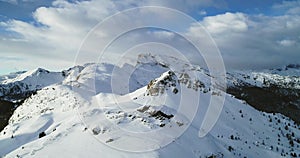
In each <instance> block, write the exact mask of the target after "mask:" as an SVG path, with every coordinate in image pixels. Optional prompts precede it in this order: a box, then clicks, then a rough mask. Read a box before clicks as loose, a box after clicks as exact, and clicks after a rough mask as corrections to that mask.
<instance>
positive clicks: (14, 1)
mask: <svg viewBox="0 0 300 158" xmlns="http://www.w3.org/2000/svg"><path fill="white" fill-rule="evenodd" d="M0 1H2V2H7V3H10V4H15V5H16V4H18V1H17V0H0Z"/></svg>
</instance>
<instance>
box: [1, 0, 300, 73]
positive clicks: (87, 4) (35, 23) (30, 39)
mask: <svg viewBox="0 0 300 158" xmlns="http://www.w3.org/2000/svg"><path fill="white" fill-rule="evenodd" d="M147 5H151V6H164V7H170V8H174V9H178V10H180V11H184V12H186V13H190V15H192V14H191V12H193V13H196V14H197V16H199V13H200V14H201V16H205V15H206V8H205V7H217V8H226V7H227V3H226V2H225V1H223V0H201V1H198V0H188V1H184V0H166V1H161V0H153V1H148V0H141V1H135V0H124V1H117V0H116V1H109V0H101V1H99V0H90V1H74V2H70V1H66V0H56V1H54V2H53V3H52V5H51V6H49V7H39V8H37V9H36V10H35V11H34V12H33V13H32V16H33V20H31V21H22V20H16V19H10V20H8V21H3V22H0V30H5V33H3V32H0V34H1V39H0V50H1V55H2V54H3V55H5V56H13V57H15V56H16V57H19V58H22V59H24V61H18V62H16V61H15V62H14V64H13V65H18V68H20V69H22V68H25V67H26V68H35V67H37V66H44V67H47V68H52V69H62V68H66V67H69V66H71V65H72V64H73V61H74V58H75V56H76V53H77V50H78V49H79V47H80V45H81V42H82V40H83V39H84V38H85V36H86V35H87V33H88V32H89V31H90V30H91V29H92V28H93V27H94V26H95V25H97V24H98V23H99V22H101V21H103V20H105V19H106V18H107V17H109V16H111V15H113V14H115V13H118V12H119V11H122V10H124V9H129V8H132V7H139V6H147ZM272 8H273V9H274V10H280V11H282V14H280V15H277V16H267V15H263V14H260V15H251V14H246V13H242V12H237V13H235V12H226V13H223V14H219V15H215V16H207V17H204V18H203V20H201V21H199V23H201V24H202V25H203V27H204V28H205V29H206V30H207V31H208V32H209V33H210V34H211V36H212V37H213V39H214V40H215V41H216V43H217V45H218V46H219V48H220V50H221V53H222V54H223V57H224V60H225V62H226V66H227V67H228V68H267V67H273V66H279V65H283V64H286V63H291V62H299V58H300V57H299V50H300V48H299V47H300V38H299V37H300V33H299V28H300V17H299V16H300V15H299V14H297V13H299V12H298V8H299V1H296V2H290V1H285V2H283V3H281V4H276V5H274V6H272ZM199 10H200V12H199ZM137 15H145V16H144V18H143V19H142V18H135V17H138V16H137ZM161 19H164V20H163V21H160V20H161ZM165 19H168V20H165ZM151 22H159V23H163V24H166V26H167V24H168V23H171V24H174V25H175V24H177V25H176V26H177V27H178V28H177V29H178V30H180V31H181V33H182V34H185V35H188V36H195V37H196V36H201V34H200V32H199V30H200V29H199V28H198V26H197V25H193V24H186V23H184V22H181V21H180V19H179V20H178V17H173V16H172V15H167V14H164V13H163V12H158V10H156V11H154V12H151V13H150V12H143V11H142V10H140V12H137V13H136V15H124V16H123V17H122V19H120V21H118V22H116V24H115V25H110V26H107V27H105V28H103V30H98V31H97V32H96V34H97V36H98V39H101V40H96V41H93V43H91V46H92V47H91V48H89V49H87V50H84V51H86V52H89V53H86V54H85V55H84V56H85V57H86V58H87V59H92V60H94V61H95V60H97V58H95V57H98V55H99V52H97V51H95V49H94V48H98V47H104V46H105V45H104V44H106V41H107V40H108V39H110V37H111V36H115V32H118V31H119V29H122V27H123V28H126V27H130V26H135V25H136V24H138V23H141V24H143V23H151ZM186 30H188V31H186ZM123 36H124V38H122V40H120V41H122V42H119V43H118V44H119V45H118V46H117V45H115V48H111V49H109V50H110V51H111V52H120V53H121V50H123V49H125V48H127V49H130V48H131V47H133V46H134V45H135V44H141V43H142V42H151V41H152V42H153V41H158V42H162V43H166V44H169V45H171V46H174V47H176V48H179V47H180V48H179V51H181V52H184V53H187V54H189V52H193V51H195V50H193V49H192V48H191V46H190V45H189V44H187V43H184V42H182V41H183V40H184V39H182V38H180V37H179V36H177V35H175V34H174V33H172V32H169V31H164V30H155V31H145V30H136V31H135V32H131V33H128V34H126V33H125V34H124V35H123ZM123 36H122V37H123ZM100 37H101V38H100ZM117 47H118V48H117ZM117 49H119V50H117ZM96 50H97V49H96ZM99 51H100V50H99ZM250 59H251V60H250ZM25 61H26V62H25ZM85 61H86V60H85ZM0 67H2V63H1V66H0Z"/></svg>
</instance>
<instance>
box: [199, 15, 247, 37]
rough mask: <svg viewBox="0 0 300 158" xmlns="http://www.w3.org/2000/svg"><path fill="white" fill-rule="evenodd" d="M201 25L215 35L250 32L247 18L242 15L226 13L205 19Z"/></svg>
mask: <svg viewBox="0 0 300 158" xmlns="http://www.w3.org/2000/svg"><path fill="white" fill-rule="evenodd" d="M201 24H202V25H203V26H204V27H205V28H206V29H207V30H208V31H209V32H210V33H213V34H218V33H234V32H244V31H247V30H248V25H247V17H246V15H245V14H242V13H235V14H234V13H225V14H220V15H216V16H211V17H205V18H204V20H203V21H202V22H201Z"/></svg>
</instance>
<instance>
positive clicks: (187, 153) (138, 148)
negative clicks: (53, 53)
mask: <svg viewBox="0 0 300 158" xmlns="http://www.w3.org/2000/svg"><path fill="white" fill-rule="evenodd" d="M150 72H151V73H150ZM65 74H67V75H66V76H67V77H66V78H65V79H64V80H63V81H62V82H61V83H59V84H55V85H50V86H47V87H45V88H43V89H41V90H40V91H38V93H37V94H36V95H34V96H32V97H30V98H28V99H27V100H26V101H25V102H24V104H23V105H21V106H20V107H18V108H17V110H16V111H15V112H14V114H13V116H12V118H11V119H10V122H9V125H8V126H7V127H6V128H5V129H4V130H3V131H2V132H1V133H0V149H1V150H0V155H2V156H5V157H104V158H105V157H149V158H150V157H151V158H152V157H165V158H168V157H179V158H181V157H190V158H192V157H210V156H211V157H213V156H215V157H290V156H291V154H292V155H294V154H296V155H297V156H298V155H299V154H300V150H299V145H300V132H299V130H300V128H299V126H298V125H296V124H295V123H294V122H293V121H292V120H291V119H289V118H287V117H285V116H283V115H281V114H276V113H274V114H268V113H264V112H259V111H257V110H255V109H254V108H252V107H251V106H249V105H248V104H246V103H245V102H244V101H241V100H238V99H236V98H235V97H233V96H232V95H229V94H226V93H224V92H222V91H220V90H219V89H217V87H214V86H213V85H212V84H211V83H210V80H211V79H210V76H209V74H208V72H207V71H206V70H203V69H201V68H199V67H198V66H194V65H189V64H187V63H186V62H184V61H181V60H179V59H176V58H173V57H166V56H151V55H141V56H140V58H139V60H138V63H137V65H129V64H125V65H123V66H122V67H116V66H114V65H111V64H105V63H101V64H86V65H84V66H82V67H75V68H73V69H72V70H69V71H66V72H65ZM128 74H130V77H129V78H126V77H125V76H126V75H128ZM125 81H126V82H125ZM231 81H232V80H231ZM124 82H125V84H123V83H124ZM112 83H114V84H116V85H117V87H120V88H118V89H115V88H114V86H115V85H113V86H112ZM118 90H119V91H118ZM212 96H220V98H221V96H224V97H225V98H226V100H225V103H224V107H223V109H222V111H221V114H220V116H219V118H218V121H217V122H216V124H215V126H214V127H213V128H212V130H211V131H209V133H208V134H207V135H206V136H205V137H199V136H198V135H199V131H200V130H203V129H201V128H200V127H201V125H202V123H203V121H204V118H205V114H206V111H207V110H208V109H209V108H210V107H209V105H210V98H211V97H212ZM217 98H218V97H217ZM198 103H199V106H197V107H196V109H193V108H194V106H193V105H194V104H196V105H198ZM214 111H215V113H217V111H218V109H213V112H214ZM189 114H191V115H189ZM211 117H215V115H213V116H211ZM216 117H218V116H217V115H216ZM43 132H45V136H44V137H42V138H39V135H40V134H43ZM12 136H13V137H12ZM299 156H300V155H299Z"/></svg>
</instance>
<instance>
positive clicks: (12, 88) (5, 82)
mask: <svg viewBox="0 0 300 158" xmlns="http://www.w3.org/2000/svg"><path fill="white" fill-rule="evenodd" d="M0 78H1V79H0V97H4V98H5V97H8V96H9V97H10V98H6V99H8V100H14V99H18V98H22V97H23V96H24V94H27V93H32V92H35V91H36V90H39V89H42V88H43V87H46V86H49V85H51V84H55V83H58V82H61V81H62V80H63V79H64V76H63V75H62V73H61V72H49V71H48V70H45V69H41V68H38V69H35V70H31V71H27V72H23V73H22V72H19V73H16V74H10V75H8V76H2V77H0ZM19 95H21V96H19Z"/></svg>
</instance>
